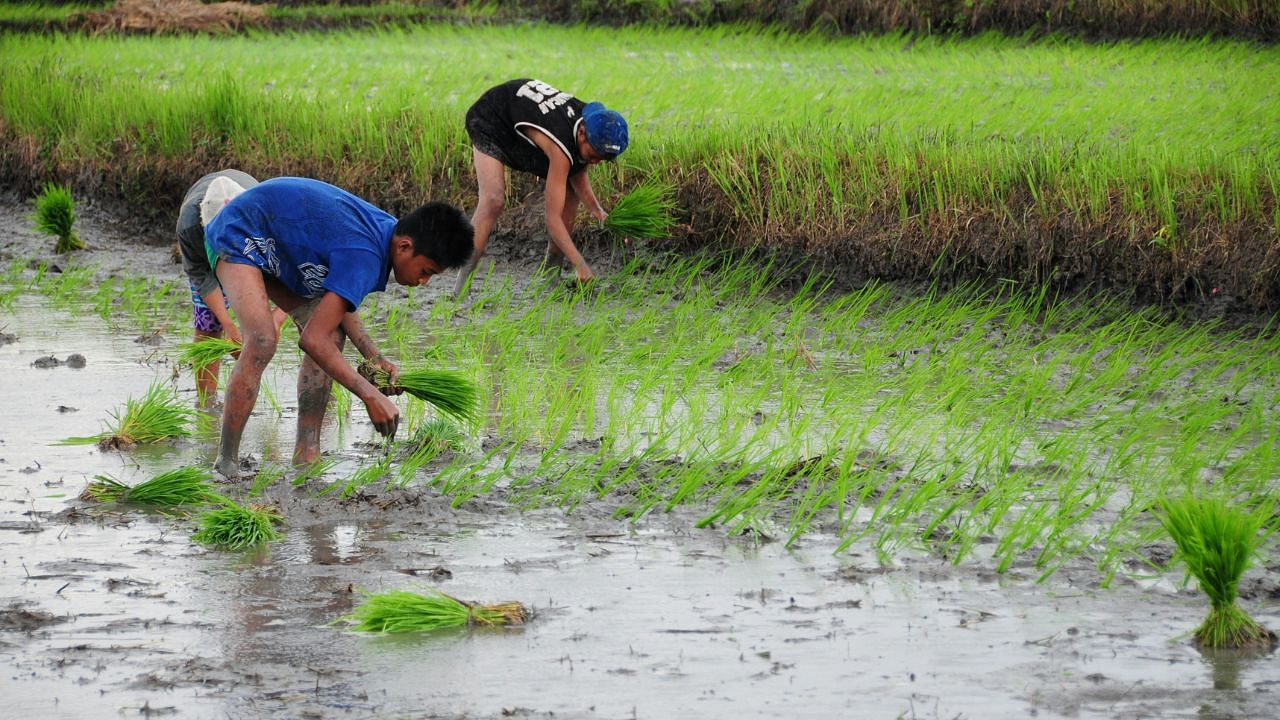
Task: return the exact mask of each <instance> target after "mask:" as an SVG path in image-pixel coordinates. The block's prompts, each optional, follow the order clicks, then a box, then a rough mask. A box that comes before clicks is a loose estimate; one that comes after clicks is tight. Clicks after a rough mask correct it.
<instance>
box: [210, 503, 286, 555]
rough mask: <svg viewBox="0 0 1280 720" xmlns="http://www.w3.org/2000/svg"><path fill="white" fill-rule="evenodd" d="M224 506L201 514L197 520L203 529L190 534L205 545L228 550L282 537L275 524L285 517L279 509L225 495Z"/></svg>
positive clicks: (253, 545)
mask: <svg viewBox="0 0 1280 720" xmlns="http://www.w3.org/2000/svg"><path fill="white" fill-rule="evenodd" d="M222 502H223V506H222V507H220V508H217V509H215V510H209V511H207V512H203V513H201V514H200V515H199V516H198V517H197V518H196V521H197V522H199V523H200V529H199V530H197V531H196V532H195V534H194V535H192V536H191V539H192V540H195V541H196V542H198V543H201V544H202V545H210V546H212V547H216V548H222V549H225V550H245V549H247V548H251V547H255V546H258V545H261V544H262V543H265V542H268V541H270V540H279V539H280V532H279V531H278V530H276V528H275V525H276V523H279V522H282V521H283V520H284V518H283V516H281V515H280V512H279V511H278V510H276V509H275V508H273V507H270V506H267V505H249V506H248V507H245V506H242V505H238V504H236V503H235V502H232V501H231V500H228V499H226V498H223V499H222Z"/></svg>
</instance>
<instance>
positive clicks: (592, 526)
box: [0, 205, 1280, 719]
mask: <svg viewBox="0 0 1280 720" xmlns="http://www.w3.org/2000/svg"><path fill="white" fill-rule="evenodd" d="M82 222H83V223H84V226H83V228H82V232H81V234H82V236H83V237H85V238H86V239H88V240H89V241H90V244H91V249H90V250H89V251H88V253H87V254H86V255H85V256H84V257H82V258H81V260H88V261H90V262H96V263H99V264H100V268H101V269H100V274H110V273H113V272H122V273H139V274H143V273H151V274H155V276H157V277H166V278H168V277H172V278H175V279H176V278H178V277H179V276H180V273H181V269H180V267H179V266H178V265H176V264H174V263H173V262H172V259H171V258H170V256H169V247H168V242H167V238H166V237H165V236H164V235H163V234H162V232H158V233H155V234H153V235H147V236H145V237H141V238H140V237H138V236H137V234H136V233H133V232H120V231H118V230H116V228H117V227H118V226H117V225H116V224H115V223H114V221H112V220H111V219H110V218H108V217H105V216H100V215H97V216H96V215H95V214H94V213H92V212H89V213H85V214H84V217H83V220H82ZM161 230H162V231H163V230H164V229H161ZM51 245H52V244H51V243H50V242H46V241H45V239H43V238H38V237H35V236H33V235H32V234H31V233H30V231H29V230H28V229H27V227H26V222H25V210H24V209H23V208H21V207H17V206H12V205H10V206H0V248H3V250H2V251H0V263H3V264H4V265H7V264H8V263H9V262H10V259H11V258H13V257H23V256H27V257H30V258H31V259H32V260H40V259H50V258H52V256H51V255H49V254H48V250H47V249H46V248H51ZM535 245H536V243H535V244H534V245H529V246H525V247H520V246H517V245H513V244H512V243H510V242H496V243H495V247H494V250H495V254H494V259H495V264H494V272H495V273H497V274H498V275H504V274H505V275H510V276H511V277H512V278H513V279H514V280H515V281H516V282H520V281H522V278H524V277H525V276H526V274H527V269H528V267H529V266H530V265H531V264H532V263H533V262H535V261H536V258H537V257H538V256H540V254H541V247H536V246H535ZM589 257H592V256H590V255H589ZM592 259H593V260H594V259H595V258H594V257H592ZM597 269H598V270H605V271H607V269H608V263H607V262H600V263H599V264H598V266H597ZM451 280H452V278H449V277H446V278H443V279H442V282H441V283H440V285H439V287H437V288H436V289H435V290H434V291H435V292H441V291H444V289H445V288H447V287H448V286H451ZM427 291H428V292H432V290H431V288H428V289H427ZM0 332H2V333H4V337H5V341H0V377H3V382H2V383H0V407H3V412H0V661H2V663H0V688H3V691H4V696H5V698H6V704H7V705H8V707H7V708H6V709H5V713H4V714H5V715H6V716H10V717H24V718H86V717H130V716H141V717H175V718H222V717H236V718H256V717H270V718H369V717H406V718H490V717H526V718H552V717H555V718H632V717H635V718H672V717H704V718H776V717H797V718H831V717H869V718H894V717H906V718H949V719H950V718H1022V717H1032V716H1035V717H1041V718H1262V717H1274V716H1275V706H1276V700H1277V692H1280V673H1278V672H1277V669H1276V664H1275V663H1276V660H1275V657H1274V656H1266V657H1261V658H1258V657H1230V656H1223V657H1206V656H1203V655H1201V654H1200V653H1199V652H1197V651H1196V650H1195V649H1194V648H1193V647H1192V645H1191V643H1190V640H1189V638H1188V637H1187V633H1189V631H1190V630H1191V629H1192V628H1194V627H1195V625H1196V624H1197V623H1198V622H1199V621H1200V619H1201V617H1202V615H1203V613H1204V611H1205V605H1204V600H1203V597H1202V596H1201V595H1200V594H1199V593H1197V592H1193V591H1189V590H1185V589H1181V588H1179V587H1178V586H1177V585H1176V583H1177V582H1178V580H1179V578H1177V577H1173V576H1165V577H1162V578H1151V579H1145V580H1143V579H1135V578H1134V577H1124V576H1121V577H1119V578H1117V579H1116V580H1115V581H1114V582H1113V584H1112V585H1111V586H1110V587H1107V588H1103V587H1100V582H1101V580H1102V578H1101V577H1100V575H1099V573H1098V572H1097V571H1096V570H1095V569H1094V568H1093V567H1091V566H1089V565H1087V564H1086V563H1084V562H1078V563H1075V564H1072V565H1068V566H1067V567H1066V568H1064V569H1063V570H1061V571H1059V572H1058V573H1057V574H1055V575H1054V576H1052V577H1051V578H1050V579H1049V580H1047V581H1046V582H1044V583H1040V584H1037V583H1036V582H1035V578H1036V575H1037V572H1036V571H1035V570H1034V569H1033V568H1030V567H1018V566H1015V567H1014V568H1012V569H1011V570H1010V571H1008V572H1006V573H1004V574H1002V575H997V574H996V573H994V572H993V571H992V569H991V567H992V565H991V563H989V562H987V561H986V560H985V559H983V558H982V557H977V558H974V559H973V560H970V561H966V562H965V563H964V564H963V565H961V566H958V567H957V566H952V565H949V564H947V563H945V562H943V561H941V560H939V559H937V558H934V557H924V556H920V557H917V556H912V555H910V554H904V555H900V556H897V557H895V558H894V559H893V560H892V561H891V562H888V563H887V564H882V562H881V561H880V559H879V558H877V557H876V555H875V554H874V553H873V552H872V551H870V549H869V548H867V547H855V548H854V549H853V550H851V551H849V552H845V553H841V554H838V555H837V554H835V553H834V552H833V550H834V546H835V542H834V540H832V539H830V538H827V537H824V536H823V534H822V533H821V532H815V533H812V534H810V535H808V536H806V537H805V538H804V539H802V541H801V542H800V543H799V544H798V545H797V546H796V547H793V548H791V549H786V548H784V547H783V546H782V544H781V543H777V542H769V541H768V540H766V539H762V538H759V537H756V538H747V537H729V536H726V535H725V533H724V532H723V530H720V529H716V528H707V529H697V528H695V525H694V523H695V521H696V519H697V518H699V517H701V515H702V513H701V512H699V509H698V508H692V509H684V510H678V511H676V512H673V513H670V514H653V515H649V516H645V517H643V518H641V519H640V520H638V521H635V522H632V521H625V520H617V519H614V518H613V517H612V515H611V511H612V510H613V508H612V507H609V506H608V503H607V502H601V503H598V504H596V505H592V504H584V505H581V506H579V507H578V508H577V509H576V510H575V511H574V512H573V513H572V514H566V513H564V512H562V511H560V510H536V511H523V512H521V511H518V510H515V509H514V508H512V507H511V506H510V505H509V504H507V503H506V502H504V498H503V493H502V491H501V489H497V490H496V491H495V492H493V493H490V494H487V495H482V496H480V497H479V498H478V499H475V500H471V501H468V502H466V503H463V504H462V505H461V506H460V507H451V505H450V502H449V500H448V499H446V498H444V497H442V496H440V495H439V494H438V493H437V492H436V491H434V490H429V489H421V488H413V487H411V488H409V489H408V490H404V491H396V492H386V491H383V490H381V489H378V488H371V489H369V490H368V491H367V492H364V493H361V494H358V495H357V496H356V497H354V498H351V499H348V500H340V499H338V498H335V497H333V496H326V497H316V493H317V491H318V490H319V488H320V487H322V486H323V484H324V483H325V482H326V478H325V477H322V478H319V479H315V480H311V481H309V482H308V483H306V484H304V485H301V486H297V487H295V486H293V485H292V484H290V483H287V482H282V483H277V484H276V485H274V486H272V487H271V488H269V489H268V490H267V493H266V494H267V497H268V498H269V499H270V500H272V501H273V502H275V503H276V504H278V505H279V506H280V508H281V509H282V511H283V513H284V515H285V518H286V523H287V524H286V529H285V538H284V539H283V540H282V541H279V542H277V543H274V544H272V545H271V546H270V547H269V548H268V549H267V550H266V551H264V552H258V553H247V554H239V553H227V552H219V551H215V550H210V549H207V548H205V547H202V546H200V545H197V544H194V543H193V542H191V540H190V536H191V533H192V532H193V530H194V528H195V524H194V522H193V521H192V519H191V518H189V517H184V516H181V515H164V514H157V513H147V512H143V511H139V510H134V509H128V508H120V507H116V506H109V505H107V506H104V505H94V504H89V503H85V502H82V501H80V500H78V499H77V495H78V494H79V492H80V490H81V489H82V488H83V487H84V485H85V484H86V483H87V482H88V481H89V480H91V479H92V478H93V476H94V475H96V474H101V473H109V474H111V475H113V476H115V477H117V478H119V479H122V480H125V481H126V482H134V481H138V480H141V479H145V478H147V477H150V476H151V475H154V474H156V473H158V472H160V471H162V470H167V469H171V468H173V467H176V466H178V465H183V464H192V463H211V462H212V458H213V452H214V448H213V446H212V444H211V443H210V442H209V441H207V440H188V441H182V442H177V443H173V444H168V445H163V446H159V447H152V448H140V449H138V450H135V451H132V452H129V453H118V452H103V451H99V450H98V449H97V448H96V447H93V446H61V445H56V444H55V443H57V442H58V441H59V440H62V439H64V438H66V437H69V436H73V435H85V434H92V433H95V432H98V431H99V430H100V421H101V420H102V419H103V418H106V417H108V416H109V413H110V412H111V411H112V410H114V409H116V408H117V407H118V406H119V405H120V404H121V402H122V399H123V398H125V397H127V396H136V395H140V394H141V393H142V392H143V391H145V389H146V388H147V386H148V385H149V384H150V383H151V382H152V381H153V380H154V379H156V378H169V377H171V376H172V375H173V368H172V367H171V366H170V364H169V362H168V361H167V360H165V357H167V356H169V355H170V354H171V353H168V352H167V350H171V349H172V345H173V344H175V343H177V342H181V341H184V340H186V339H187V337H186V335H187V330H186V328H179V329H171V330H169V331H167V332H165V333H164V334H163V335H161V336H159V345H155V344H143V343H138V342H136V341H135V340H136V337H135V336H133V335H131V334H130V333H128V332H125V331H123V330H121V329H119V328H112V327H109V326H108V325H106V324H104V323H103V322H101V321H100V320H98V319H97V317H96V316H94V315H93V314H92V313H91V312H86V313H76V312H68V311H66V310H61V309H57V308H54V307H51V306H50V305H49V303H48V301H46V300H45V299H44V298H42V297H40V296H38V295H23V296H20V297H19V298H18V300H17V302H16V303H15V304H14V306H13V307H12V308H9V309H4V310H0ZM73 355H79V356H81V358H82V362H79V361H78V362H76V363H74V364H73V363H71V362H68V359H69V358H70V357H72V356H73ZM42 358H54V359H55V360H58V361H59V362H56V363H49V362H47V361H46V362H41V359H42ZM295 362H296V360H295V359H293V358H292V357H290V356H289V355H288V354H282V356H281V357H278V358H277V361H276V362H275V363H274V365H275V366H276V369H275V374H274V375H272V376H270V377H269V379H268V382H270V383H272V384H273V388H274V393H275V395H276V396H277V397H278V398H280V399H281V408H280V410H279V411H278V412H275V411H266V410H264V409H261V408H260V409H259V412H258V413H257V415H256V416H255V418H254V419H253V421H252V422H251V423H250V431H251V433H255V434H252V435H247V436H246V438H245V442H244V447H245V448H246V450H248V451H251V452H254V453H257V454H258V457H256V458H255V461H257V462H265V461H272V460H278V459H280V458H284V457H287V453H288V452H289V450H290V449H291V442H292V428H293V421H294V412H295V411H294V408H293V407H292V405H291V403H290V402H289V400H288V398H290V397H291V396H292V394H293V388H292V385H291V384H290V382H291V380H290V378H291V376H292V369H293V368H294V367H296V366H295V365H294V363H295ZM178 387H179V389H180V390H181V391H182V392H183V393H184V396H187V397H193V395H194V393H193V388H192V384H191V380H190V377H189V373H180V374H179V379H178ZM193 399H194V398H193ZM372 439H373V432H372V429H371V428H370V427H369V425H368V423H367V420H366V419H365V418H364V417H363V416H362V413H360V412H352V413H350V416H349V419H348V420H347V421H346V422H345V423H344V424H335V425H333V426H331V427H329V428H328V429H327V432H326V436H325V441H324V447H325V449H326V450H327V451H329V452H331V453H332V454H333V456H334V457H335V458H337V465H336V466H335V467H334V468H333V469H332V470H331V471H330V473H329V475H330V476H331V477H330V479H332V477H344V476H345V474H346V473H349V472H350V471H351V470H352V469H353V468H354V467H355V466H356V464H357V462H358V459H359V458H360V457H361V456H362V455H363V454H365V453H367V452H368V447H369V446H368V443H369V442H370V441H371V440H372ZM229 489H230V490H244V489H245V488H243V487H242V488H229ZM1272 575H1273V573H1272ZM1251 582H1253V583H1254V585H1256V586H1257V587H1256V592H1255V593H1254V599H1253V600H1252V601H1251V604H1250V609H1251V611H1253V612H1254V614H1255V616H1256V617H1257V618H1258V619H1259V620H1260V621H1261V622H1263V623H1264V624H1267V625H1269V626H1271V627H1273V628H1275V627H1280V605H1278V604H1277V599H1276V598H1275V597H1274V596H1273V593H1272V589H1273V588H1274V587H1275V584H1274V582H1273V581H1268V580H1265V579H1259V578H1251ZM420 587H437V588H440V589H442V590H444V591H445V592H448V593H450V594H452V595H455V596H458V597H463V598H467V599H472V600H480V601H499V600H517V601H520V602H522V603H525V604H526V605H528V606H530V607H532V609H533V610H534V611H535V612H536V617H535V618H534V619H533V621H532V622H531V623H529V624H528V625H527V626H525V627H523V628H519V629H507V630H485V631H479V630H473V631H453V632H441V633H434V634H429V635H408V636H386V637H380V636H370V635H364V634H358V633H352V632H349V631H346V630H345V629H343V627H341V626H338V625H333V624H332V622H333V621H334V620H335V619H336V618H338V617H340V616H341V615H343V614H344V613H346V612H348V611H350V610H351V608H352V607H353V606H354V604H355V603H356V602H358V601H359V592H360V591H361V590H368V591H381V590H387V589H413V588H420ZM1246 587H1249V585H1248V583H1246Z"/></svg>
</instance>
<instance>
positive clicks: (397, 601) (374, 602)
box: [339, 589, 530, 633]
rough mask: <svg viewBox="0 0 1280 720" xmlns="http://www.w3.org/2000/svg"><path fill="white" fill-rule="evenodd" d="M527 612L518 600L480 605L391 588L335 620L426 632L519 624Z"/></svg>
mask: <svg viewBox="0 0 1280 720" xmlns="http://www.w3.org/2000/svg"><path fill="white" fill-rule="evenodd" d="M529 617H530V614H529V611H528V610H526V609H525V607H524V606H523V605H521V604H520V603H518V602H501V603H497V604H494V605H481V604H478V603H474V602H467V601H465V600H459V599H457V598H455V597H452V596H449V595H445V594H444V593H442V592H440V591H438V590H434V589H428V590H427V591H426V592H425V593H416V592H410V591H408V590H392V591H390V592H385V593H375V594H369V595H367V596H366V598H365V602H364V603H363V604H362V605H360V606H359V607H357V608H356V609H355V610H354V611H353V612H352V613H351V614H350V615H345V616H343V617H341V618H339V620H345V621H348V622H352V623H355V629H356V630H361V631H364V632H381V633H398V632H427V631H431V630H442V629H444V628H456V627H464V626H467V625H479V626H484V627H494V626H498V625H523V624H524V623H525V621H527V620H528V619H529Z"/></svg>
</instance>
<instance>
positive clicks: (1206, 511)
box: [1160, 493, 1275, 648]
mask: <svg viewBox="0 0 1280 720" xmlns="http://www.w3.org/2000/svg"><path fill="white" fill-rule="evenodd" d="M1270 516H1271V513H1270V511H1269V510H1268V509H1266V508H1258V509H1254V510H1245V509H1242V508H1239V507H1232V506H1230V505H1228V504H1227V502H1226V501H1225V500H1223V499H1222V498H1220V497H1198V496H1196V495H1194V494H1192V493H1186V494H1184V495H1183V496H1182V497H1180V498H1177V499H1170V498H1167V497H1166V498H1162V499H1161V500H1160V522H1161V523H1162V524H1163V525H1164V528H1165V530H1166V531H1167V532H1168V533H1169V535H1170V536H1171V537H1172V538H1173V541H1174V543H1176V544H1177V546H1178V552H1177V555H1176V556H1175V557H1177V558H1179V559H1181V560H1182V562H1183V563H1185V564H1186V566H1187V571H1188V572H1190V573H1191V575H1192V576H1193V577H1195V579H1196V581H1197V582H1199V583H1200V589H1201V590H1204V592H1205V594H1206V595H1208V596H1209V615H1208V617H1206V618H1205V619H1204V622H1202V623H1201V624H1200V627H1198V628H1196V631H1195V640H1196V643H1197V644H1199V645H1200V646H1201V647H1206V648H1270V647H1271V645H1272V643H1273V642H1274V641H1275V635H1274V634H1273V633H1272V632H1271V631H1270V630H1268V629H1267V628H1265V627H1263V626H1262V625H1260V624H1258V622H1257V621H1256V620H1254V619H1253V618H1252V617H1250V616H1249V614H1248V613H1247V612H1245V611H1244V610H1243V609H1241V608H1240V606H1238V605H1236V589H1237V587H1238V586H1239V584H1240V578H1241V576H1243V575H1244V571H1245V570H1247V569H1248V568H1249V565H1250V564H1251V563H1252V561H1253V557H1254V554H1255V553H1256V552H1257V550H1258V547H1259V545H1260V544H1261V543H1262V539H1263V536H1262V533H1261V531H1262V528H1263V526H1264V525H1265V524H1266V522H1267V520H1268V519H1269V518H1270Z"/></svg>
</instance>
